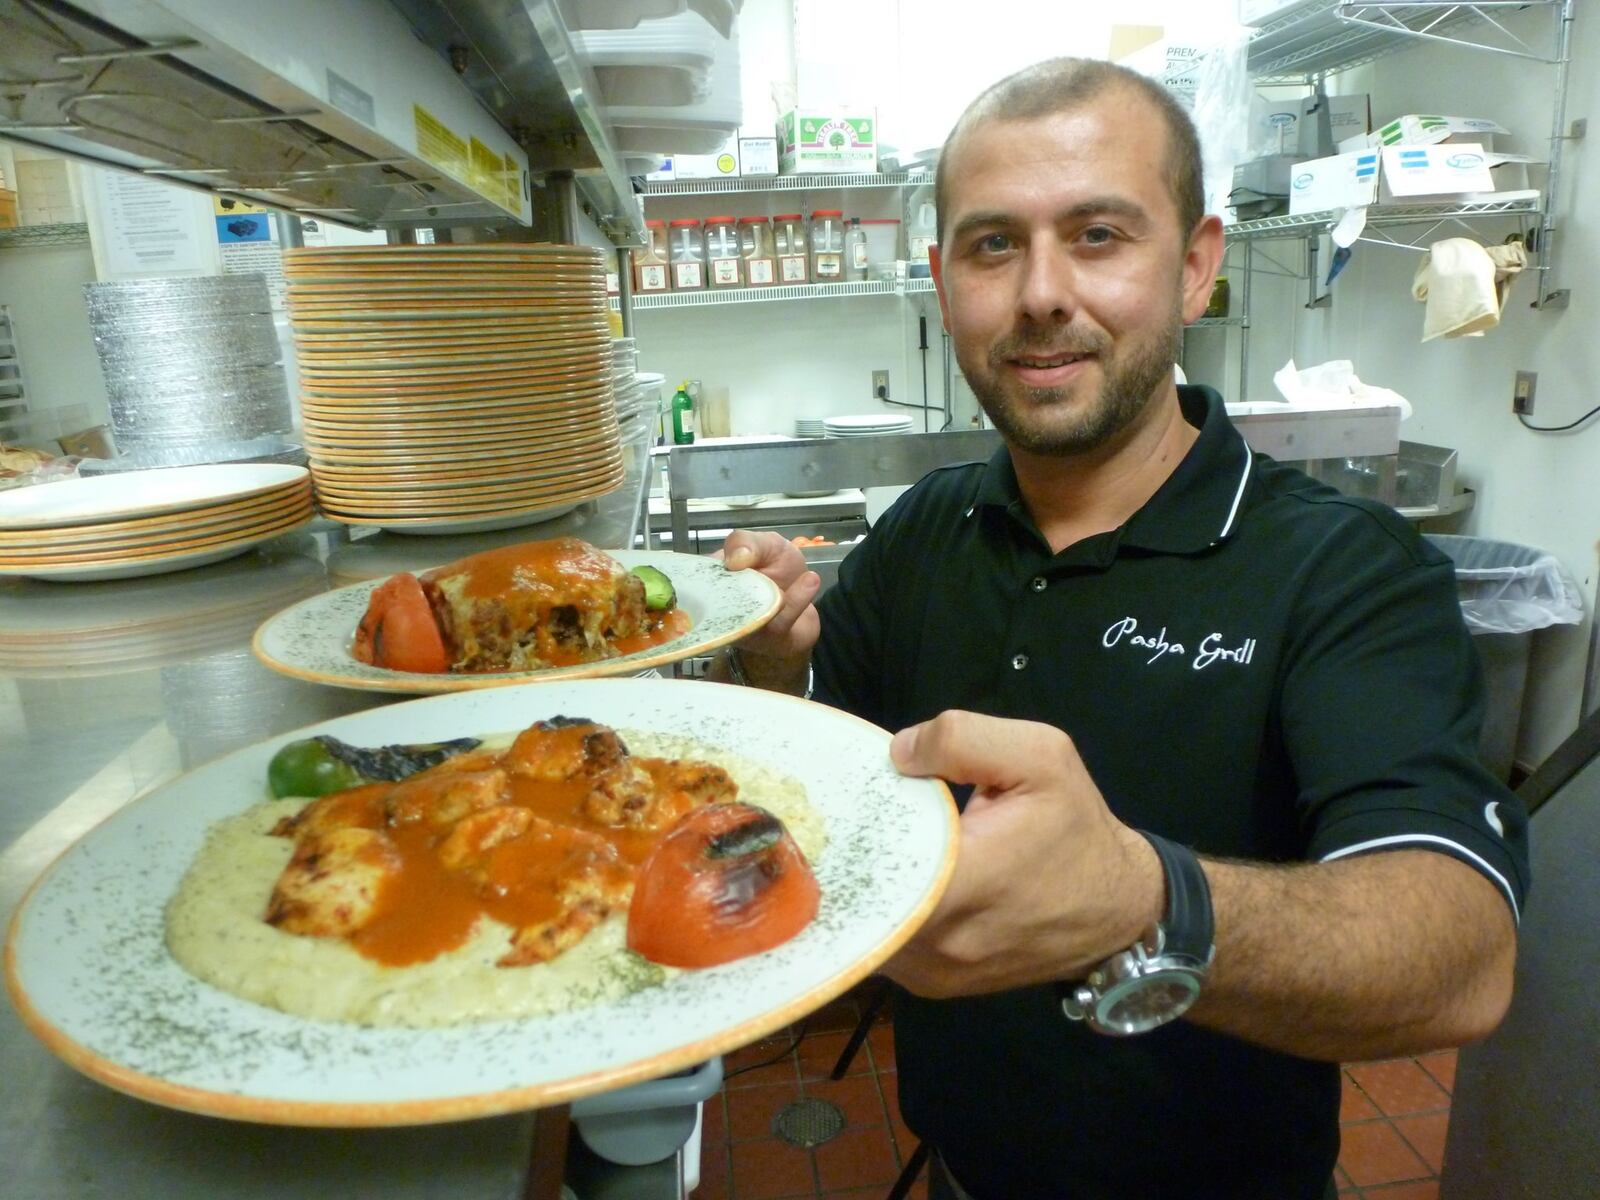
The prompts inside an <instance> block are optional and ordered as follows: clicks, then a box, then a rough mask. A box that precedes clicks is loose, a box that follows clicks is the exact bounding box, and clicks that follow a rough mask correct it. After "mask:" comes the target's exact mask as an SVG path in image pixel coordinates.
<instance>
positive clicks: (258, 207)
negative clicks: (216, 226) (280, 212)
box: [211, 196, 272, 217]
mask: <svg viewBox="0 0 1600 1200" xmlns="http://www.w3.org/2000/svg"><path fill="white" fill-rule="evenodd" d="M211 210H212V214H213V215H214V216H218V217H230V216H238V215H245V216H248V215H252V214H254V213H269V212H271V211H272V210H271V209H270V208H268V207H267V206H266V205H264V204H251V203H250V202H249V201H248V200H235V199H233V197H231V196H213V197H211Z"/></svg>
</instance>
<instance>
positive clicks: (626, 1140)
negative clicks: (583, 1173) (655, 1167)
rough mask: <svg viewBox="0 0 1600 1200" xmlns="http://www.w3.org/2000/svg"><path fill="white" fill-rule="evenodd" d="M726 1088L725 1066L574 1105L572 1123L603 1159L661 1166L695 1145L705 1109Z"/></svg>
mask: <svg viewBox="0 0 1600 1200" xmlns="http://www.w3.org/2000/svg"><path fill="white" fill-rule="evenodd" d="M721 1086H722V1060H721V1059H720V1058H713V1059H712V1060H711V1061H710V1062H707V1063H702V1064H701V1065H700V1066H698V1067H696V1068H694V1069H693V1070H691V1071H686V1072H684V1073H682V1074H680V1075H672V1076H669V1077H667V1078H666V1079H652V1080H650V1081H649V1082H647V1083H636V1084H634V1085H633V1086H632V1087H625V1088H619V1089H617V1090H616V1091H614V1092H605V1093H603V1094H602V1095H599V1096H585V1097H583V1098H582V1099H580V1100H574V1101H573V1102H572V1123H573V1125H574V1126H576V1127H577V1130H578V1135H579V1136H580V1137H581V1138H583V1141H584V1144H585V1145H586V1146H588V1147H589V1149H591V1150H593V1151H594V1152H595V1153H596V1154H598V1155H599V1156H600V1157H601V1158H604V1159H607V1160H609V1161H611V1162H614V1163H622V1164H624V1165H626V1166H643V1165H644V1164H645V1163H653V1162H660V1161H661V1160H662V1159H664V1158H667V1157H668V1156H670V1155H672V1154H675V1153H677V1150H678V1147H680V1146H682V1145H683V1144H684V1143H685V1142H687V1141H688V1140H689V1136H690V1135H691V1134H692V1133H693V1132H694V1129H695V1124H696V1122H697V1120H698V1119H699V1115H700V1105H701V1103H702V1102H704V1101H705V1100H706V1099H708V1098H709V1097H711V1096H713V1095H715V1094H716V1091H717V1089H718V1088H719V1087H721Z"/></svg>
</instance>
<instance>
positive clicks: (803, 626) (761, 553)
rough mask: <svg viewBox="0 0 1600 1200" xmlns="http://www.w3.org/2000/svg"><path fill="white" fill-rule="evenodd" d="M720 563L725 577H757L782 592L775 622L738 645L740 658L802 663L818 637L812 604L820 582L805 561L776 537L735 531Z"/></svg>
mask: <svg viewBox="0 0 1600 1200" xmlns="http://www.w3.org/2000/svg"><path fill="white" fill-rule="evenodd" d="M722 561H723V564H724V565H725V566H726V567H727V568H728V570H730V571H744V570H754V571H760V572H761V573H762V574H763V575H765V576H766V577H767V578H768V579H770V580H772V581H773V582H774V583H776V584H777V585H778V587H779V588H780V589H782V591H783V607H781V608H780V609H779V610H778V614H777V616H775V617H773V618H772V620H771V621H770V622H768V623H767V625H766V626H765V627H763V628H762V629H760V630H759V631H757V632H756V633H752V634H751V635H750V636H749V637H747V638H745V639H744V640H743V641H741V642H740V643H739V650H740V653H742V654H747V655H758V656H761V657H764V658H773V659H780V660H784V661H788V662H793V661H796V660H798V661H799V662H801V663H804V662H805V661H806V659H807V658H809V657H810V654H811V648H812V647H813V646H815V645H816V644H817V637H818V636H819V635H820V634H821V632H822V622H821V620H820V619H819V618H818V616H817V609H816V605H815V604H814V603H813V602H814V601H815V600H816V598H817V593H818V592H819V591H821V589H822V577H821V576H819V575H818V574H817V573H816V572H815V571H813V570H811V569H810V568H808V567H807V566H806V559H805V555H803V554H801V553H800V550H799V548H798V547H797V546H795V545H794V543H792V542H791V541H790V540H789V539H788V538H786V537H784V536H783V535H782V534H780V533H753V532H751V531H750V530H747V529H735V530H734V531H733V532H732V533H730V534H729V535H728V540H727V541H726V542H724V543H723V545H722Z"/></svg>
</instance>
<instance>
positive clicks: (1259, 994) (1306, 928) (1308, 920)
mask: <svg viewBox="0 0 1600 1200" xmlns="http://www.w3.org/2000/svg"><path fill="white" fill-rule="evenodd" d="M1205 867H1206V874H1207V877H1208V878H1209V879H1210V882H1211V891H1212V898H1213V904H1214V906H1215V909H1216V929H1217V955H1216V961H1215V963H1214V964H1213V967H1212V971H1211V975H1210V978H1209V979H1208V980H1207V983H1206V987H1205V989H1204V990H1203V991H1202V993H1201V997H1200V1001H1199V1002H1198V1003H1197V1004H1196V1005H1195V1007H1194V1008H1193V1009H1191V1010H1190V1013H1189V1019H1190V1020H1193V1021H1195V1022H1196V1023H1198V1024H1201V1025H1205V1026H1207V1027H1209V1028H1213V1029H1217V1030H1219V1031H1222V1032H1225V1033H1230V1034H1234V1035H1236V1036H1238V1037H1241V1038H1243V1039H1245V1040H1247V1041H1250V1042H1255V1043H1257V1044H1259V1045H1264V1046H1269V1047H1272V1048H1273V1049H1277V1050H1283V1051H1287V1052H1288V1053H1291V1054H1298V1055H1302V1056H1304V1057H1307V1058H1319V1059H1326V1060H1329V1061H1353V1060H1364V1059H1374V1058H1385V1057H1392V1056H1396V1055H1401V1054H1414V1053H1419V1052H1421V1051H1424V1050H1429V1049H1437V1048H1441V1047H1445V1046H1455V1045H1460V1044H1461V1043H1463V1042H1467V1041H1472V1040H1474V1039H1476V1038H1480V1037H1483V1036H1485V1035H1486V1034H1487V1033H1489V1032H1490V1031H1491V1030H1492V1029H1493V1028H1494V1027H1495V1025H1497V1024H1498V1023H1499V1021H1500V1018H1501V1016H1502V1015H1503V1014H1504V1012H1505V1006H1506V1004H1507V1003H1508V1002H1509V1000H1510V994H1511V974H1512V966H1513V963H1514V960H1515V956H1516V932H1515V929H1514V926H1513V922H1512V919H1511V912H1510V909H1509V908H1508V907H1507V905H1506V902H1505V899H1504V897H1502V896H1501V895H1500V893H1499V891H1498V890H1497V889H1496V888H1495V886H1494V885H1493V884H1492V883H1490V882H1489V881H1488V880H1487V879H1485V878H1484V877H1483V876H1481V875H1479V874H1478V873H1477V872H1476V871H1474V870H1472V869H1471V868H1470V867H1467V866H1465V865H1464V864H1462V863H1460V862H1457V861H1455V860H1454V859H1451V858H1447V857H1446V856H1444V855H1441V854H1436V853H1434V852H1432V851H1427V850H1397V851H1392V852H1388V853H1382V854H1370V855H1366V856H1364V857H1360V858H1353V859H1349V860H1344V861H1339V862H1333V863H1321V864H1308V865H1302V866H1288V867H1267V866H1256V865H1247V864H1235V863H1228V862H1217V861H1212V860H1208V861H1207V862H1206V863H1205Z"/></svg>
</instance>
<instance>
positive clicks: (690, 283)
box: [667, 217, 706, 292]
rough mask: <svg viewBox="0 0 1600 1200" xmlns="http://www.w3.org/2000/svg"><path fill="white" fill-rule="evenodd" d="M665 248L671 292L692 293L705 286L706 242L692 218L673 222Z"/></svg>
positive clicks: (697, 223) (697, 222)
mask: <svg viewBox="0 0 1600 1200" xmlns="http://www.w3.org/2000/svg"><path fill="white" fill-rule="evenodd" d="M668 228H669V232H670V233H671V240H670V242H669V243H668V246H667V253H668V257H669V258H670V259H671V261H672V290H673V291H676V292H692V291H696V290H698V289H699V288H703V287H705V285H706V242H705V236H704V235H703V234H702V233H701V232H700V222H699V221H697V220H695V219H694V218H693V217H687V218H684V219H683V220H679V221H673V222H672V223H671V225H670V226H669V227H668Z"/></svg>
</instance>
